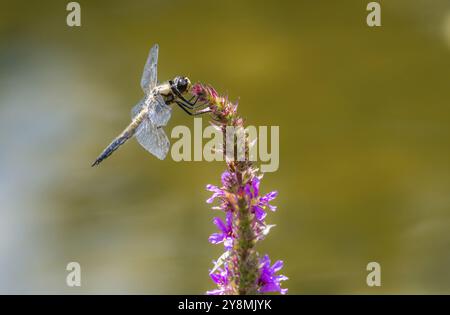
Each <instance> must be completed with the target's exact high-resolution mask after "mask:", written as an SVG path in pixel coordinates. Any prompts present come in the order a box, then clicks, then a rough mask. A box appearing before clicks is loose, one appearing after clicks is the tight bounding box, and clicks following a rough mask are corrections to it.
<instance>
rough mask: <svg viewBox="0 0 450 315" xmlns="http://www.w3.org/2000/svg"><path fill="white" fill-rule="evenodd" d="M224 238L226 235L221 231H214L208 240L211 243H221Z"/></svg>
mask: <svg viewBox="0 0 450 315" xmlns="http://www.w3.org/2000/svg"><path fill="white" fill-rule="evenodd" d="M223 239H224V235H223V234H220V233H213V234H211V236H210V237H209V238H208V241H209V242H210V243H211V244H219V243H221V242H223Z"/></svg>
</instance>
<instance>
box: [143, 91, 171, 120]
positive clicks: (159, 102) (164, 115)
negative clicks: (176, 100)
mask: <svg viewBox="0 0 450 315" xmlns="http://www.w3.org/2000/svg"><path fill="white" fill-rule="evenodd" d="M148 116H149V118H150V120H151V121H152V123H153V124H155V125H156V126H165V125H167V122H168V121H169V119H170V117H171V116H172V108H171V107H170V106H168V105H166V102H164V99H163V98H162V96H161V95H159V94H156V95H154V96H153V98H152V99H151V101H150V110H149V114H148Z"/></svg>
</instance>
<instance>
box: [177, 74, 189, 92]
mask: <svg viewBox="0 0 450 315" xmlns="http://www.w3.org/2000/svg"><path fill="white" fill-rule="evenodd" d="M177 79H178V80H177V82H176V85H177V90H178V91H180V93H184V92H185V91H186V90H187V88H188V84H189V80H188V79H187V78H184V77H178V78H177Z"/></svg>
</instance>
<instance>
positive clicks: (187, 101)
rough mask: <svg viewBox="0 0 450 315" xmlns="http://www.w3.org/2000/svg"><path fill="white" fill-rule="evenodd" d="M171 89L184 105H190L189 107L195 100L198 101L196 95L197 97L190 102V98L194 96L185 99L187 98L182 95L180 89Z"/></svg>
mask: <svg viewBox="0 0 450 315" xmlns="http://www.w3.org/2000/svg"><path fill="white" fill-rule="evenodd" d="M173 91H174V92H175V94H176V95H177V96H178V98H179V99H181V100H182V101H183V102H184V103H185V105H190V107H194V106H195V104H196V103H197V101H198V97H197V99H196V100H195V102H194V103H192V102H191V101H192V99H193V98H194V96H193V97H192V98H191V99H190V100H187V99H185V98H184V96H183V95H182V94H181V93H180V91H178V90H177V89H173Z"/></svg>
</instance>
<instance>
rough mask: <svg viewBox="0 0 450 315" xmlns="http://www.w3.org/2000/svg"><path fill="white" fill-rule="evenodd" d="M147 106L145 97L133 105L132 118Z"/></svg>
mask: <svg viewBox="0 0 450 315" xmlns="http://www.w3.org/2000/svg"><path fill="white" fill-rule="evenodd" d="M144 106H145V97H144V98H142V99H141V100H140V101H139V103H137V104H136V105H134V106H133V108H132V109H131V118H132V119H133V118H134V117H136V116H137V114H139V113H140V112H141V110H142V108H143V107H144Z"/></svg>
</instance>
